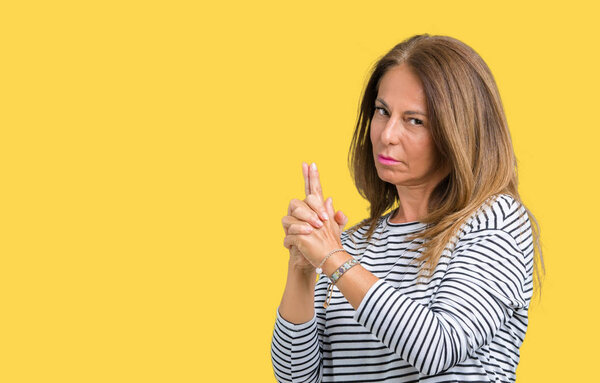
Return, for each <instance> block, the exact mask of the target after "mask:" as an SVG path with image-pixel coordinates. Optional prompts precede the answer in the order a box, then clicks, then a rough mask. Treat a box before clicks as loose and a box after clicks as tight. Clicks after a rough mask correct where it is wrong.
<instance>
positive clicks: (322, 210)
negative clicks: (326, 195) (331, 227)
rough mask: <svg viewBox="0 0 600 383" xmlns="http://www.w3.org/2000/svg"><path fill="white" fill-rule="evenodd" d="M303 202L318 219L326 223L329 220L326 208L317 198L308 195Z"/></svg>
mask: <svg viewBox="0 0 600 383" xmlns="http://www.w3.org/2000/svg"><path fill="white" fill-rule="evenodd" d="M304 202H305V203H306V204H307V205H308V206H309V207H310V208H311V209H312V210H313V211H314V212H316V213H317V214H318V215H319V217H320V218H321V219H322V220H324V221H327V220H328V219H329V215H328V214H327V209H326V207H325V206H324V205H323V200H321V199H320V198H319V197H317V196H316V195H314V194H309V195H308V196H306V198H305V199H304Z"/></svg>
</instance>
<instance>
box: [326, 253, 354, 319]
mask: <svg viewBox="0 0 600 383" xmlns="http://www.w3.org/2000/svg"><path fill="white" fill-rule="evenodd" d="M356 265H358V261H357V260H356V259H354V258H352V259H349V260H347V261H346V262H344V264H343V265H341V266H340V267H338V268H337V270H336V271H334V272H333V274H331V278H330V280H331V282H330V283H329V286H328V287H327V298H325V302H324V303H323V307H325V308H327V306H329V302H330V301H331V295H333V285H335V283H336V282H337V281H338V280H339V279H340V277H341V276H342V275H343V274H344V273H345V272H346V271H348V270H350V269H351V268H352V267H353V266H356Z"/></svg>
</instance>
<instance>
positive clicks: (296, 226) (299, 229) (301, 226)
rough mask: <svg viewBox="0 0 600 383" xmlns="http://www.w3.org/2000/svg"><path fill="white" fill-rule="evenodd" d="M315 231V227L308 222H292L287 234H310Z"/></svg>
mask: <svg viewBox="0 0 600 383" xmlns="http://www.w3.org/2000/svg"><path fill="white" fill-rule="evenodd" d="M312 232H313V227H312V226H310V225H309V224H308V223H306V222H299V223H292V224H291V225H290V226H289V227H288V232H287V235H290V234H291V235H301V234H310V233H312Z"/></svg>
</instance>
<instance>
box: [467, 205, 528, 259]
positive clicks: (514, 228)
mask: <svg viewBox="0 0 600 383" xmlns="http://www.w3.org/2000/svg"><path fill="white" fill-rule="evenodd" d="M492 232H494V233H497V234H498V235H502V236H504V237H505V238H507V239H509V240H510V241H511V242H513V241H514V244H515V245H517V246H518V247H519V249H520V250H521V251H523V252H525V251H526V249H528V248H529V247H530V246H531V241H532V228H531V222H530V220H529V214H528V212H527V209H526V208H525V206H524V205H523V204H522V203H520V202H519V201H517V200H515V199H514V198H513V197H512V196H510V195H508V194H497V195H495V196H492V197H490V198H489V199H488V200H487V201H486V202H485V203H484V204H482V205H481V206H480V207H479V209H478V210H477V211H476V212H475V213H474V214H473V215H472V216H471V217H469V218H468V219H467V221H466V222H465V223H464V225H463V226H462V228H461V233H460V234H459V238H458V239H459V241H460V239H461V237H463V238H464V237H468V238H473V237H477V236H485V235H489V234H490V233H492Z"/></svg>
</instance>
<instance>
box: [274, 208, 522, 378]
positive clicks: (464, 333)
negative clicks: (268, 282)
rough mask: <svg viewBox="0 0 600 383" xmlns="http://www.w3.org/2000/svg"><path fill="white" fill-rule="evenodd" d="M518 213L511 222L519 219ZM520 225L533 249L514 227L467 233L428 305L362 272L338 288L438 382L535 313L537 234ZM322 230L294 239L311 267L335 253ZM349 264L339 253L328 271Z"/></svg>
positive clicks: (371, 325)
mask: <svg viewBox="0 0 600 383" xmlns="http://www.w3.org/2000/svg"><path fill="white" fill-rule="evenodd" d="M512 210H513V211H512V212H510V214H511V216H512V215H513V214H517V213H518V212H515V211H514V209H512ZM507 222H508V220H507ZM510 225H513V223H511V224H510ZM518 226H520V228H519V229H520V230H517V231H519V232H522V233H525V236H524V237H525V238H526V242H527V243H525V242H523V241H522V240H520V241H519V242H518V243H517V241H516V239H515V237H513V235H511V234H510V233H514V232H515V229H512V228H509V227H508V224H507V227H506V230H502V229H497V228H487V227H486V228H485V229H481V230H480V229H478V230H477V231H475V230H473V231H472V232H470V233H468V234H464V235H463V236H462V237H461V239H460V240H459V241H458V243H457V244H456V247H455V248H454V250H453V252H452V257H451V261H450V263H449V264H448V265H447V269H446V271H445V273H444V274H443V278H442V280H441V281H440V283H439V285H438V287H437V290H436V292H435V295H434V296H433V297H432V301H431V303H430V304H429V305H428V306H424V305H421V304H419V303H417V302H415V301H413V300H412V299H410V298H409V297H407V296H406V295H404V294H402V293H400V292H399V291H398V290H396V289H395V288H394V287H393V286H392V285H390V284H388V283H387V282H385V281H384V280H379V279H378V278H377V277H376V276H375V275H373V274H372V273H371V272H369V271H368V270H366V269H365V268H363V267H362V266H360V265H357V266H355V267H353V268H352V269H350V270H349V271H347V272H346V273H345V274H344V275H343V276H342V277H341V278H340V280H339V282H338V284H337V286H338V288H339V290H340V291H341V292H342V294H344V296H345V297H346V299H347V300H348V301H349V303H350V304H351V305H352V306H353V307H354V308H355V309H356V314H355V320H356V321H357V322H358V323H360V324H361V325H363V326H364V327H365V328H366V329H367V330H368V331H369V332H370V333H372V334H373V335H374V336H375V337H376V338H378V339H379V340H380V341H381V342H382V343H383V344H384V345H386V346H387V347H388V348H389V349H390V350H391V351H393V352H394V353H396V354H397V355H398V356H399V357H401V358H402V359H404V360H406V361H407V362H408V363H410V364H411V365H412V366H414V367H415V368H416V369H417V370H418V371H419V372H420V373H422V374H424V375H435V374H438V373H440V372H443V371H446V370H447V369H449V368H451V367H453V366H455V365H457V364H458V363H461V362H463V361H464V360H466V359H467V358H468V357H469V356H470V355H473V353H474V352H475V351H477V350H478V349H479V348H481V347H482V346H483V345H485V344H488V343H489V342H490V341H491V339H492V338H493V337H494V336H495V334H496V333H497V332H498V330H499V329H500V328H501V327H502V326H503V325H505V324H506V323H507V322H508V321H509V320H510V318H511V317H512V315H513V314H514V312H515V311H516V310H519V309H523V308H526V307H528V304H529V300H530V298H531V290H530V286H529V285H527V283H528V282H527V281H529V280H530V278H529V276H530V274H531V271H532V269H531V265H532V262H533V253H532V251H530V247H531V246H530V245H531V227H530V225H529V221H528V219H527V218H525V221H524V222H522V223H520V224H519V225H518ZM497 227H502V226H497ZM319 231H322V230H317V231H316V233H311V234H304V235H290V236H288V237H286V241H287V243H288V244H293V245H296V246H299V247H300V248H301V249H302V252H303V254H305V255H306V257H307V258H308V259H311V262H313V263H314V262H318V259H319V257H321V258H322V255H320V254H323V253H326V251H327V250H328V248H327V246H331V244H328V243H327V241H326V238H327V235H325V234H319V233H318V232H319ZM288 238H289V239H288ZM324 238H325V240H324ZM349 257H350V256H349V255H348V254H346V253H336V256H335V257H333V256H332V257H331V258H329V260H327V262H326V264H325V266H324V267H323V269H324V271H325V272H326V273H328V275H331V272H332V271H333V270H334V269H335V268H336V267H338V266H339V265H340V264H341V263H343V262H344V261H345V260H346V259H349Z"/></svg>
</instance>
